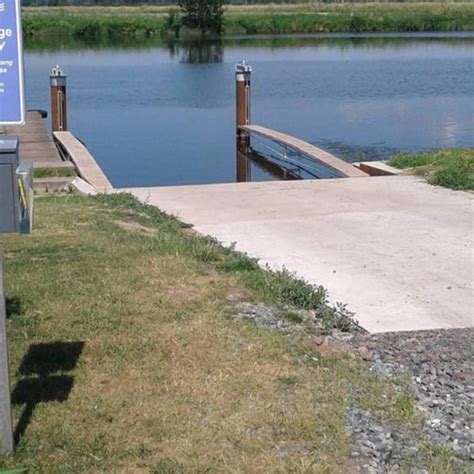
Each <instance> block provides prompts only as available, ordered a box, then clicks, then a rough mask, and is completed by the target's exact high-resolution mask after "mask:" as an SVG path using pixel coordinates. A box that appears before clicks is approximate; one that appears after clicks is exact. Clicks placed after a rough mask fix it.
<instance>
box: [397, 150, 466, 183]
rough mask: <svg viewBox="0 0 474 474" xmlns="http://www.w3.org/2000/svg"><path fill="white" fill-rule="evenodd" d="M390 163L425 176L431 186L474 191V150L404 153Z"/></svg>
mask: <svg viewBox="0 0 474 474" xmlns="http://www.w3.org/2000/svg"><path fill="white" fill-rule="evenodd" d="M388 163H389V164H390V165H391V166H393V167H395V168H399V169H405V170H409V172H410V173H413V174H417V175H421V176H425V177H426V178H427V179H428V182H430V183H431V184H436V185H438V186H444V187H446V188H451V189H457V190H474V148H464V149H452V150H449V149H446V150H439V151H433V152H426V153H416V154H408V153H402V154H399V155H396V156H394V157H393V158H392V159H391V160H390V161H389V162H388Z"/></svg>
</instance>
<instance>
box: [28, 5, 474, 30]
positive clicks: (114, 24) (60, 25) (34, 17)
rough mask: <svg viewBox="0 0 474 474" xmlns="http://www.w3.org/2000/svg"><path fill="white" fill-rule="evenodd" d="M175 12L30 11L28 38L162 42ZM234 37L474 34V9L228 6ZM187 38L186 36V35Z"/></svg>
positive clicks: (229, 27) (141, 9)
mask: <svg viewBox="0 0 474 474" xmlns="http://www.w3.org/2000/svg"><path fill="white" fill-rule="evenodd" d="M169 9H170V7H153V6H143V7H48V8H44V7H28V8H24V9H23V11H24V14H23V28H24V32H25V35H26V36H27V37H32V36H66V37H75V38H117V37H125V38H126V37H130V36H138V37H140V36H142V37H156V36H160V35H162V34H163V33H166V28H167V26H166V24H167V22H166V15H167V12H168V11H169ZM225 28H226V33H228V34H283V33H284V34H289V33H322V32H324V33H332V32H394V31H395V32H397V31H398V32H404V31H472V30H474V5H473V4H472V3H469V2H466V3H462V2H460V3H449V4H445V3H441V2H432V3H423V2H422V3H409V4H405V3H403V4H398V3H394V4H393V3H389V4H386V3H373V4H368V3H361V4H320V3H311V4H298V5H265V6H263V5H252V6H228V7H227V8H226V13H225ZM186 34H187V32H184V35H186Z"/></svg>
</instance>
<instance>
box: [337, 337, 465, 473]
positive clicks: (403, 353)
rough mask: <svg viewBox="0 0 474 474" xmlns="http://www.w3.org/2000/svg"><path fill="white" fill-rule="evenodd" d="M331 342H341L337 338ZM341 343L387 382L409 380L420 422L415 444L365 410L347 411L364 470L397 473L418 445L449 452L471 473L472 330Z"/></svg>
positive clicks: (414, 454)
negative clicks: (420, 430)
mask: <svg viewBox="0 0 474 474" xmlns="http://www.w3.org/2000/svg"><path fill="white" fill-rule="evenodd" d="M336 339H338V341H339V342H341V338H340V337H338V335H337V334H336ZM342 343H343V344H344V345H345V346H347V347H349V348H351V349H352V350H354V351H355V352H356V353H357V354H358V355H359V356H360V357H361V358H362V359H363V360H364V361H365V362H366V363H367V364H368V366H369V369H370V370H371V371H373V372H376V373H377V374H379V375H381V376H383V377H387V378H394V377H397V378H399V377H408V380H409V386H408V388H409V390H410V391H411V392H412V394H413V395H414V397H415V399H416V403H417V409H418V412H419V414H420V415H421V417H422V419H423V432H422V436H421V440H420V439H419V438H418V439H417V438H416V437H415V435H413V434H410V433H406V432H405V433H399V432H398V433H397V431H396V430H395V431H394V430H393V427H390V426H381V425H380V424H378V423H377V421H376V420H375V418H374V416H373V415H372V414H371V413H370V412H367V411H364V410H359V409H357V408H354V407H353V408H351V409H350V410H349V416H348V430H349V433H350V435H351V438H352V441H353V445H354V453H353V454H354V456H356V457H360V458H361V459H363V461H362V465H363V467H364V469H365V470H366V471H367V472H371V469H372V470H374V469H375V471H373V472H380V470H381V469H382V470H385V471H388V472H391V471H393V472H397V470H398V468H399V464H398V462H399V461H400V460H401V459H402V458H403V459H405V460H406V459H407V458H408V459H409V458H412V459H413V460H414V462H416V460H417V459H419V457H420V455H419V452H420V448H421V446H420V445H421V442H429V443H432V444H434V445H438V446H442V447H444V448H448V449H450V450H451V451H452V452H453V454H454V455H455V456H456V457H458V458H459V459H461V460H464V461H466V462H467V464H470V467H471V468H472V472H474V463H473V461H474V440H473V429H474V409H473V406H474V404H473V401H474V377H473V376H474V365H473V363H474V329H473V328H468V329H449V330H435V331H416V332H400V333H385V334H372V335H370V334H363V335H362V334H359V335H355V336H353V337H347V335H346V336H345V337H344V340H343V341H342ZM397 428H399V427H397ZM410 472H415V471H414V470H412V471H410Z"/></svg>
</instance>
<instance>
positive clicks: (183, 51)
mask: <svg viewBox="0 0 474 474" xmlns="http://www.w3.org/2000/svg"><path fill="white" fill-rule="evenodd" d="M166 47H167V49H168V52H169V55H170V58H171V59H174V58H176V57H177V58H179V62H180V63H182V64H213V63H221V62H222V61H223V59H224V48H223V45H222V40H220V39H219V40H198V41H179V42H178V41H170V42H168V43H167V44H166Z"/></svg>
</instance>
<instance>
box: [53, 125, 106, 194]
mask: <svg viewBox="0 0 474 474" xmlns="http://www.w3.org/2000/svg"><path fill="white" fill-rule="evenodd" d="M53 136H54V139H55V140H56V142H57V143H58V144H59V146H60V147H61V148H62V150H63V151H64V153H65V154H66V155H67V156H68V157H69V158H70V160H71V161H72V162H73V163H74V164H75V165H76V169H77V172H78V174H79V176H81V178H83V179H84V180H85V181H87V182H88V183H89V184H90V185H92V186H93V187H94V188H95V189H96V190H97V191H99V192H106V191H110V190H112V189H113V186H112V184H111V183H110V181H109V180H108V179H107V176H105V174H104V173H103V171H102V170H101V169H100V167H99V165H98V164H97V162H96V161H95V160H94V158H93V157H92V155H91V154H90V153H89V151H88V150H87V148H86V147H85V146H84V145H83V144H82V143H81V142H80V141H79V140H78V139H77V138H76V137H75V136H74V135H73V134H72V133H70V132H54V133H53Z"/></svg>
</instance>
